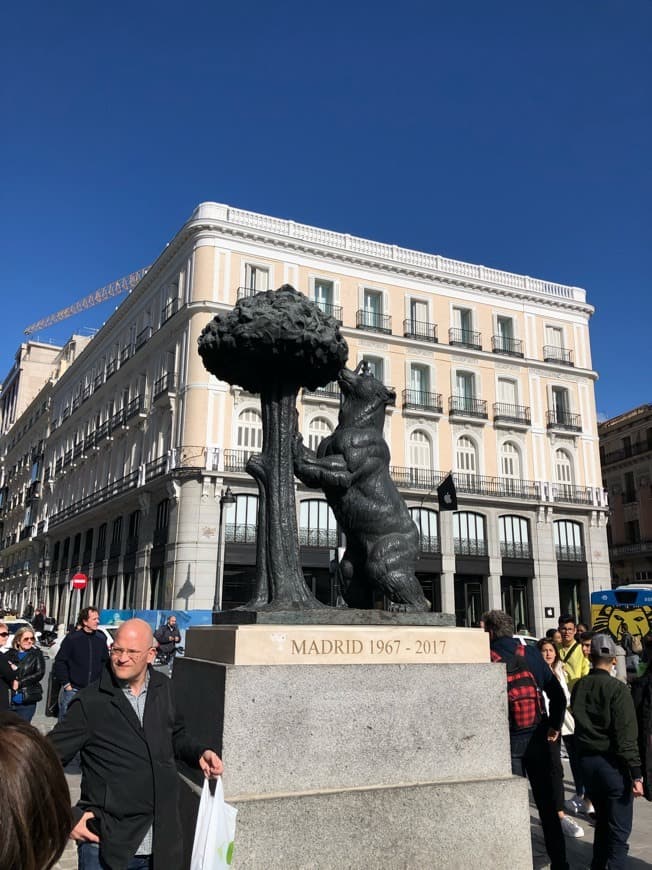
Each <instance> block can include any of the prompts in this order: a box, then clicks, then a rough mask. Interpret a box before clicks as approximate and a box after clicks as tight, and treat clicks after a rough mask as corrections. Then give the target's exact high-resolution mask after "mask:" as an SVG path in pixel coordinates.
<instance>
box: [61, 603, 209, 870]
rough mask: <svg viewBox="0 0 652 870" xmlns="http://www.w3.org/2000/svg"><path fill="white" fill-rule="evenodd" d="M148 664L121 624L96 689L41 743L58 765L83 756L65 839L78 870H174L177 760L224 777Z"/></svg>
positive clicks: (135, 625) (145, 636) (141, 641)
mask: <svg viewBox="0 0 652 870" xmlns="http://www.w3.org/2000/svg"><path fill="white" fill-rule="evenodd" d="M155 655H156V648H155V646H154V638H153V636H152V630H151V628H150V627H149V626H148V625H147V623H146V622H144V621H143V620H141V619H130V620H129V621H128V622H124V623H123V624H122V625H121V626H120V628H119V630H118V632H117V634H116V637H115V642H114V646H113V648H112V650H111V661H110V664H109V665H107V666H106V667H105V669H104V671H103V673H102V675H101V677H100V679H99V681H97V682H95V683H93V684H92V685H90V686H89V687H88V688H86V689H83V690H82V691H81V692H79V693H78V694H77V696H76V697H75V698H74V699H73V701H72V703H71V705H70V708H69V710H68V714H67V716H66V718H65V720H64V721H63V722H60V723H59V724H58V725H57V726H56V727H55V728H54V729H53V730H52V731H51V732H50V734H49V739H50V740H51V741H52V743H53V744H54V747H55V749H56V751H57V752H58V754H59V757H60V758H61V761H62V762H63V763H64V764H66V763H67V762H69V761H70V760H71V759H72V758H73V757H74V755H75V754H76V753H77V752H80V753H81V768H82V782H81V797H80V800H79V801H78V804H77V806H76V807H74V808H73V815H74V820H75V827H74V828H73V830H72V833H71V838H72V839H74V840H77V842H78V849H79V859H80V867H84V868H85V870H86V868H89V870H93V868H98V870H99V868H102V870H125V868H126V870H131V868H149V870H163V868H165V870H177V868H180V867H181V866H182V854H181V829H180V820H179V814H178V806H177V804H178V774H177V769H176V766H175V763H174V762H175V759H180V760H182V761H184V762H185V763H186V764H188V765H190V766H192V767H200V768H201V769H202V770H203V772H204V775H205V776H210V777H217V776H219V775H220V774H221V773H222V769H223V767H222V762H221V760H220V758H219V757H218V756H217V754H216V753H215V752H213V751H212V750H211V749H206V748H205V747H203V746H201V745H200V744H199V743H197V742H196V741H195V740H193V739H192V738H191V737H190V736H189V735H188V734H187V733H186V731H185V727H184V723H183V719H182V717H181V714H180V712H179V711H178V710H177V709H176V707H175V703H174V698H173V694H172V683H171V682H170V680H169V679H168V678H167V677H166V676H164V675H162V674H159V673H158V672H157V671H155V670H153V668H152V667H151V664H152V662H153V661H154V658H155Z"/></svg>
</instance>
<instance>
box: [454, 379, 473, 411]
mask: <svg viewBox="0 0 652 870" xmlns="http://www.w3.org/2000/svg"><path fill="white" fill-rule="evenodd" d="M455 400H456V401H455V410H457V411H466V412H469V411H473V403H474V401H475V375H474V374H472V373H471V372H456V373H455Z"/></svg>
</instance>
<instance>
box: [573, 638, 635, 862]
mask: <svg viewBox="0 0 652 870" xmlns="http://www.w3.org/2000/svg"><path fill="white" fill-rule="evenodd" d="M615 659H616V644H615V642H614V640H613V638H612V637H611V635H609V634H603V633H601V634H596V635H594V637H593V638H592V639H591V662H592V664H593V669H592V670H591V672H590V673H589V674H587V676H585V677H582V679H581V680H579V681H578V682H577V683H576V684H575V686H574V688H573V692H572V695H571V707H572V709H573V716H574V717H575V741H576V745H577V749H578V751H579V754H580V763H581V766H582V773H583V776H584V782H585V784H586V791H587V793H588V794H590V795H591V800H592V801H593V806H594V808H595V837H594V840H593V862H592V864H591V867H592V868H595V870H601V868H605V867H607V866H608V867H609V870H624V868H625V866H626V863H627V852H628V851H629V846H628V844H627V841H628V839H629V835H630V833H631V831H632V814H633V805H634V798H635V797H639V796H640V795H642V794H643V779H642V773H641V760H640V757H639V752H638V727H637V724H636V712H635V710H634V703H633V701H632V697H631V694H630V692H629V689H628V687H627V686H625V685H624V684H623V683H621V682H620V681H619V680H616V679H614V678H613V677H612V676H611V668H612V666H613V665H614V664H615Z"/></svg>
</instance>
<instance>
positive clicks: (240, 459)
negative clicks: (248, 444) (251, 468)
mask: <svg viewBox="0 0 652 870" xmlns="http://www.w3.org/2000/svg"><path fill="white" fill-rule="evenodd" d="M254 452H256V451H254V450H225V451H224V471H244V470H245V467H246V465H247V462H248V461H249V457H250V456H251V455H252V453H254Z"/></svg>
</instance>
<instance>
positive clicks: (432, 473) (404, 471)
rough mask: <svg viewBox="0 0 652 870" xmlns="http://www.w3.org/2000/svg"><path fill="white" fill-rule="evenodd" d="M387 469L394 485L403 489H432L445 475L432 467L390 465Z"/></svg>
mask: <svg viewBox="0 0 652 870" xmlns="http://www.w3.org/2000/svg"><path fill="white" fill-rule="evenodd" d="M389 471H390V474H391V476H392V479H393V480H394V482H395V483H396V485H397V486H400V487H403V489H424V490H426V491H429V490H433V491H434V490H435V488H436V487H438V486H439V484H440V483H441V482H442V480H443V479H444V477H445V476H446V475H445V474H443V473H442V472H441V471H437V470H436V469H434V468H410V467H408V466H404V465H392V466H390V469H389Z"/></svg>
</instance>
